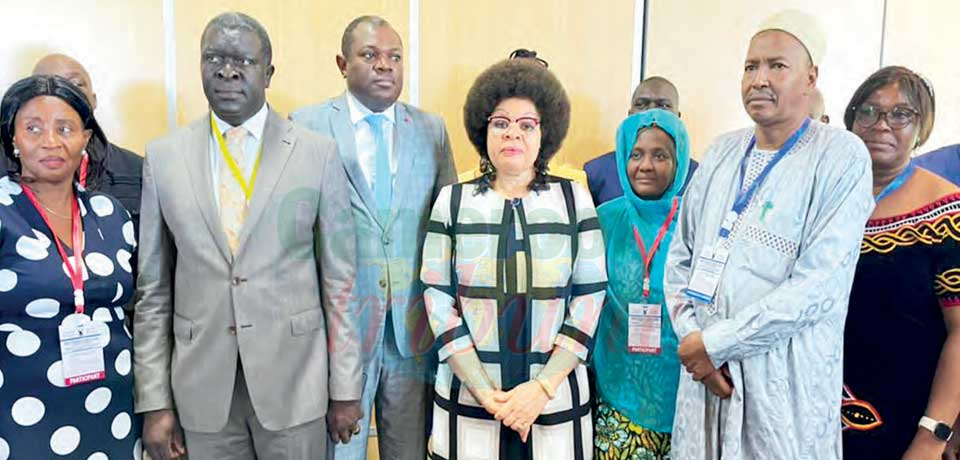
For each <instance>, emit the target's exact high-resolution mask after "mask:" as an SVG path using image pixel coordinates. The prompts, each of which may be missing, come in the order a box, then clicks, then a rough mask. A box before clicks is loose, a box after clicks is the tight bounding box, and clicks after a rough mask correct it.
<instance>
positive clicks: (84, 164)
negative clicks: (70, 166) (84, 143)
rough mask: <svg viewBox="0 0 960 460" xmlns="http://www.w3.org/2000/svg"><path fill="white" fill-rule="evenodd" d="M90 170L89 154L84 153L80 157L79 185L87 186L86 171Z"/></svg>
mask: <svg viewBox="0 0 960 460" xmlns="http://www.w3.org/2000/svg"><path fill="white" fill-rule="evenodd" d="M89 170H90V154H89V153H84V154H83V156H82V157H80V186H81V187H86V186H87V173H88V171H89Z"/></svg>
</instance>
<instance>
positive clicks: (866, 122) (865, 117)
mask: <svg viewBox="0 0 960 460" xmlns="http://www.w3.org/2000/svg"><path fill="white" fill-rule="evenodd" d="M879 117H880V111H879V110H877V108H876V107H874V106H872V105H864V106H861V107H859V108H857V114H856V120H857V123H859V124H860V125H861V126H873V125H874V124H875V123H876V122H877V119H878V118H879Z"/></svg>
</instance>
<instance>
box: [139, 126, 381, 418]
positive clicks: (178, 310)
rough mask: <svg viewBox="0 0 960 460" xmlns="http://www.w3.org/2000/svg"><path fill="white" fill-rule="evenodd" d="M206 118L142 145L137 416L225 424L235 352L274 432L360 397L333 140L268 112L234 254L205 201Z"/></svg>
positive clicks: (351, 275) (348, 243) (343, 200)
mask: <svg viewBox="0 0 960 460" xmlns="http://www.w3.org/2000/svg"><path fill="white" fill-rule="evenodd" d="M209 136H210V118H209V115H208V116H207V117H204V118H202V119H200V120H198V121H196V122H194V123H192V124H190V125H189V126H186V127H184V128H181V129H179V130H177V131H175V132H173V133H172V134H169V135H167V136H165V137H163V138H160V139H158V140H155V141H153V142H152V143H150V144H149V145H148V146H147V150H146V159H145V161H144V177H143V205H142V208H141V225H140V228H141V234H140V247H139V250H140V260H139V267H140V276H139V279H138V280H137V302H136V312H135V316H134V372H135V376H136V393H135V395H136V398H135V402H136V410H137V412H146V411H152V410H157V409H169V408H176V410H177V411H178V413H179V416H180V422H181V424H182V425H183V427H184V428H185V429H187V430H190V431H197V432H206V433H213V432H218V431H220V430H221V429H222V428H223V427H224V426H225V424H226V421H227V415H228V413H229V410H230V401H231V395H232V390H233V386H234V380H235V377H236V369H237V361H238V357H239V359H240V360H242V362H243V372H244V377H245V378H246V382H247V387H248V389H249V393H250V400H251V402H252V403H253V408H254V410H255V411H256V414H257V418H258V419H259V420H260V423H261V424H263V426H264V427H265V428H267V429H269V430H280V429H285V428H289V427H291V426H294V425H298V424H302V423H305V422H308V421H311V420H315V419H317V418H319V417H322V416H324V414H325V413H326V411H327V401H328V399H334V400H356V399H360V394H361V391H362V388H361V387H362V381H361V379H362V374H361V369H360V364H361V361H360V359H361V357H360V346H359V339H358V335H357V331H356V330H355V329H354V322H353V321H350V320H348V319H349V318H353V317H354V316H355V313H354V312H353V311H351V308H353V307H354V305H353V304H352V303H350V302H348V301H347V299H348V297H349V294H350V292H351V290H352V289H353V283H354V279H355V263H356V262H355V261H356V248H355V246H354V243H353V238H350V237H348V236H350V235H352V234H353V218H352V214H351V212H350V209H349V196H348V192H347V187H348V185H347V178H346V175H345V174H344V172H343V165H342V164H341V162H340V157H339V156H338V155H337V152H336V145H335V144H334V142H333V141H332V140H330V139H327V138H324V137H322V136H318V135H316V134H314V133H311V132H309V131H307V130H304V129H302V128H299V127H297V126H295V125H293V124H292V123H290V122H289V121H288V120H285V119H283V118H281V117H279V116H278V115H277V114H276V113H275V112H273V111H271V112H270V114H269V116H268V119H267V123H266V127H265V128H264V135H263V156H262V157H261V160H260V170H259V173H258V176H257V178H256V183H255V185H254V191H253V196H252V198H251V200H250V208H249V212H248V216H247V221H246V223H245V225H244V227H243V229H242V231H241V234H240V245H239V247H238V249H237V253H236V255H232V254H231V252H230V249H229V247H228V246H227V241H226V237H225V236H224V233H223V230H222V227H221V226H220V214H219V210H218V205H217V203H216V202H215V201H214V194H213V184H212V182H213V179H212V176H211V172H210V158H209V150H208V149H209V143H210V140H209Z"/></svg>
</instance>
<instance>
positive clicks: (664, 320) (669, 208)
mask: <svg viewBox="0 0 960 460" xmlns="http://www.w3.org/2000/svg"><path fill="white" fill-rule="evenodd" d="M689 164H690V148H689V141H688V139H687V130H686V128H685V127H684V126H683V122H681V121H680V119H679V118H677V116H676V115H674V114H672V113H670V112H667V111H665V110H660V109H654V110H648V111H645V112H640V113H636V114H634V115H631V116H629V117H627V119H626V120H624V121H623V123H621V124H620V128H619V129H618V130H617V171H618V173H619V176H620V185H621V186H622V187H623V191H624V194H623V196H622V197H620V198H617V199H615V200H612V201H608V202H607V203H604V204H603V205H602V206H600V208H599V209H597V213H598V214H599V218H600V227H601V229H602V231H603V240H604V242H605V244H606V248H607V249H606V251H607V274H608V277H609V282H608V285H607V298H606V302H607V304H606V305H605V306H604V308H603V313H602V316H601V319H600V326H599V327H598V328H597V338H596V340H597V341H596V348H595V349H594V355H593V364H592V366H593V368H594V371H595V373H596V377H597V378H596V386H597V390H598V394H599V397H600V400H599V408H598V411H597V425H596V435H595V442H594V445H595V447H596V458H597V459H598V460H607V459H621V458H629V459H633V458H638V459H644V460H648V459H649V460H662V459H669V458H670V431H671V429H672V427H673V414H674V406H675V403H676V398H677V385H678V381H679V378H680V359H679V358H678V357H677V336H676V335H675V334H674V332H673V325H672V324H671V323H670V316H669V313H668V310H667V307H666V303H665V302H664V297H663V287H662V286H663V268H664V263H665V262H666V259H667V248H669V247H670V239H671V238H672V236H673V230H674V226H675V222H676V215H677V211H678V210H679V207H680V197H679V196H678V193H679V191H680V189H681V188H682V187H683V184H684V179H685V178H686V176H687V168H688V166H689Z"/></svg>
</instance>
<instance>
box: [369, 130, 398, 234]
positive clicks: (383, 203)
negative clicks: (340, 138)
mask: <svg viewBox="0 0 960 460" xmlns="http://www.w3.org/2000/svg"><path fill="white" fill-rule="evenodd" d="M366 120H367V124H369V125H370V129H371V130H373V137H374V139H375V140H376V143H377V157H376V167H375V168H374V181H373V195H374V197H376V200H377V214H378V216H379V217H380V220H381V221H385V220H386V218H387V217H388V216H389V215H390V195H391V193H392V188H393V184H392V181H391V174H390V151H389V150H388V145H387V136H386V133H385V131H386V130H385V129H384V125H385V124H386V123H387V117H386V116H385V115H383V114H380V113H375V114H372V115H367V118H366Z"/></svg>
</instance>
